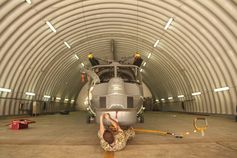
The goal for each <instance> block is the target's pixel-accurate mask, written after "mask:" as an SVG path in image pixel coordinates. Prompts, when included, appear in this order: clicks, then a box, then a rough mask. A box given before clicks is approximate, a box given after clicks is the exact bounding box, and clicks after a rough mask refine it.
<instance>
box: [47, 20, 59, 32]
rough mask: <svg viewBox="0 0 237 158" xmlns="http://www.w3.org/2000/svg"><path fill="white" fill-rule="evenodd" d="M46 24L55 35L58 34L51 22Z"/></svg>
mask: <svg viewBox="0 0 237 158" xmlns="http://www.w3.org/2000/svg"><path fill="white" fill-rule="evenodd" d="M46 24H47V25H48V26H49V28H50V29H51V30H52V31H53V32H54V33H56V32H57V31H56V29H55V28H54V27H53V25H52V24H51V23H50V22H49V21H47V22H46Z"/></svg>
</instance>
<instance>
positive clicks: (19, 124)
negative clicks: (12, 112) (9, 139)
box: [8, 119, 36, 130]
mask: <svg viewBox="0 0 237 158" xmlns="http://www.w3.org/2000/svg"><path fill="white" fill-rule="evenodd" d="M31 123H36V122H35V121H32V120H28V119H20V120H12V121H11V123H10V124H9V125H8V126H9V128H11V129H13V130H19V129H25V128H28V125H29V124H31Z"/></svg>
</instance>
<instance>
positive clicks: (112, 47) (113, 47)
mask: <svg viewBox="0 0 237 158" xmlns="http://www.w3.org/2000/svg"><path fill="white" fill-rule="evenodd" d="M111 52H112V54H113V60H114V61H117V55H116V52H115V42H114V40H113V39H112V40H111Z"/></svg>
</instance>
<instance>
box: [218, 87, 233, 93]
mask: <svg viewBox="0 0 237 158" xmlns="http://www.w3.org/2000/svg"><path fill="white" fill-rule="evenodd" d="M229 89H230V88H229V87H222V88H216V89H214V92H221V91H227V90H229Z"/></svg>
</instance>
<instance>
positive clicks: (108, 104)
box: [84, 53, 145, 126]
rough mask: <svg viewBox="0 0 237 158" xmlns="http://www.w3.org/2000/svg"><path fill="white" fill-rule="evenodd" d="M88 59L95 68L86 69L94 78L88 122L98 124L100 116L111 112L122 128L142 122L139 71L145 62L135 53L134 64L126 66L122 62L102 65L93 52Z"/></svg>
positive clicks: (91, 84)
mask: <svg viewBox="0 0 237 158" xmlns="http://www.w3.org/2000/svg"><path fill="white" fill-rule="evenodd" d="M88 59H89V61H90V63H91V65H92V67H91V69H90V70H84V72H85V73H87V74H88V75H89V76H91V79H90V80H89V88H88V98H89V103H88V107H87V111H88V114H89V115H88V117H87V123H92V122H96V123H99V118H100V115H102V114H104V113H109V114H110V116H111V117H112V118H113V119H115V120H117V121H118V122H119V124H120V125H122V126H131V125H133V124H136V123H137V122H140V123H143V122H144V115H143V113H144V109H145V108H144V107H143V88H142V76H141V72H140V66H141V63H142V61H143V60H142V58H141V55H140V54H139V53H135V55H134V61H133V63H132V64H124V63H123V61H119V62H116V61H108V64H100V62H99V58H95V57H94V56H93V54H91V53H90V54H89V55H88ZM105 123H106V122H105ZM107 124H108V122H107Z"/></svg>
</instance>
